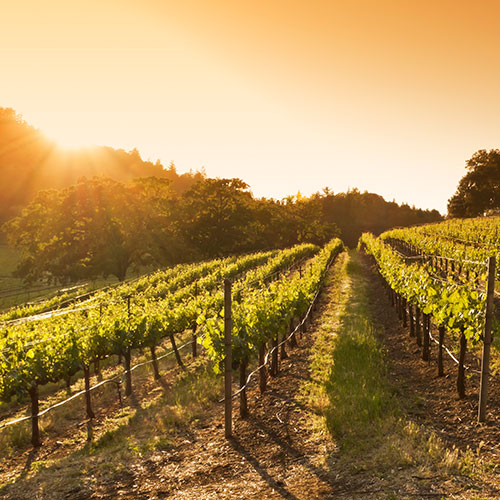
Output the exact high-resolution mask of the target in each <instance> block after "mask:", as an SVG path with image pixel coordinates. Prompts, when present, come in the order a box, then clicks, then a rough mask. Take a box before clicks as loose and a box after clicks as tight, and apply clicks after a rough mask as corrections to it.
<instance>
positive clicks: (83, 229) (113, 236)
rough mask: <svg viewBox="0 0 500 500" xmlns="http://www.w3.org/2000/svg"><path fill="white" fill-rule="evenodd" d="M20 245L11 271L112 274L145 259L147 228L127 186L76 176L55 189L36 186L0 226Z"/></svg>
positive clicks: (69, 277) (55, 275)
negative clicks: (15, 266)
mask: <svg viewBox="0 0 500 500" xmlns="http://www.w3.org/2000/svg"><path fill="white" fill-rule="evenodd" d="M3 229H4V231H5V232H6V234H7V237H8V239H9V243H10V244H11V245H12V246H14V247H17V248H20V249H21V250H22V251H23V260H22V262H21V264H20V266H19V268H18V271H17V274H18V275H20V276H22V277H23V278H25V280H26V281H34V280H37V279H40V278H42V277H47V278H50V279H53V280H56V281H59V282H67V281H74V280H78V279H86V278H94V277H96V276H99V275H102V276H108V275H114V276H116V277H117V278H118V279H119V280H120V281H122V280H123V279H124V278H125V275H126V273H127V270H128V268H129V267H130V265H131V264H134V263H135V264H140V263H146V262H147V260H148V257H149V255H148V252H147V249H148V233H147V232H146V231H145V227H144V217H143V213H142V209H141V206H140V204H139V203H137V198H136V197H134V196H133V192H132V190H131V189H130V188H128V187H126V186H124V185H123V184H120V183H118V182H115V181H112V180H111V179H105V178H94V179H92V180H87V179H82V180H80V182H79V183H78V184H77V185H75V186H72V187H69V188H66V189H63V190H61V191H55V190H51V191H42V192H40V193H39V194H38V196H37V197H36V198H35V200H34V201H33V202H32V203H30V205H29V206H28V207H27V208H26V209H25V210H23V213H22V215H20V216H19V217H16V218H14V219H12V220H11V221H9V222H8V223H6V224H5V225H4V226H3Z"/></svg>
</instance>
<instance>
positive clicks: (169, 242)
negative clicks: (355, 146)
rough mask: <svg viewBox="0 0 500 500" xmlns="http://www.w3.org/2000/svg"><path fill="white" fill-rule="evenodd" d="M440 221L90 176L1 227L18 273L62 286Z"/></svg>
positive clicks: (244, 189)
mask: <svg viewBox="0 0 500 500" xmlns="http://www.w3.org/2000/svg"><path fill="white" fill-rule="evenodd" d="M439 219H440V215H439V213H438V212H436V211H423V210H417V209H415V208H410V207H409V206H407V205H402V206H400V205H398V204H396V203H394V202H389V203H388V202H386V201H385V200H384V199H383V198H382V197H381V196H378V195H375V194H371V193H360V192H359V191H357V190H352V191H349V192H348V193H340V194H334V193H332V192H331V191H329V190H328V189H325V190H324V191H323V192H322V193H316V194H314V195H313V196H311V197H304V196H300V195H297V196H294V197H288V198H285V199H283V200H273V199H265V198H261V199H258V198H255V197H254V196H253V195H252V193H251V192H250V190H249V187H248V185H247V184H246V183H245V182H243V181H242V180H240V179H209V178H202V179H199V180H198V181H197V182H196V183H194V184H193V185H192V186H191V187H190V188H189V189H187V190H186V191H184V192H183V193H179V192H178V191H176V190H174V189H172V181H170V180H168V179H163V178H157V177H147V178H139V179H134V180H133V181H131V182H130V183H127V184H124V183H121V182H117V181H115V180H112V179H109V178H104V177H95V178H92V179H86V178H82V179H80V181H79V182H78V183H77V184H75V185H73V186H70V187H66V188H64V189H60V190H55V189H52V190H45V191H41V192H40V193H39V194H38V195H37V196H36V197H35V198H34V200H33V201H32V202H31V203H30V204H29V205H28V206H27V207H26V208H25V209H24V210H23V211H22V214H21V215H19V216H17V217H14V218H13V219H11V220H10V221H9V222H7V223H5V224H4V225H3V230H4V231H5V233H6V234H7V236H8V240H9V243H10V244H11V245H12V246H14V247H16V248H19V249H20V250H22V254H23V259H22V262H21V264H20V266H19V268H18V271H17V274H18V275H19V276H21V277H23V278H25V280H27V281H35V280H39V279H42V278H45V279H49V280H52V281H59V282H62V283H65V282H70V281H75V280H80V279H89V278H94V277H97V276H107V275H114V276H116V277H117V278H118V279H119V280H123V279H124V278H125V276H126V273H127V270H128V269H129V268H130V267H134V266H139V265H152V266H159V267H161V266H168V265H172V264H175V263H179V262H186V261H194V260H199V259H208V258H214V257H220V256H225V255H229V254H237V253H242V252H248V251H254V250H259V249H270V248H282V247H287V246H291V245H294V244H296V243H302V242H311V243H316V244H319V245H321V244H323V243H325V242H326V241H328V240H329V239H330V238H332V237H334V236H339V235H340V236H341V237H343V238H344V241H345V242H346V244H348V245H351V246H352V245H355V244H356V242H357V239H358V237H359V236H360V235H361V233H362V232H363V231H373V232H375V233H380V232H381V231H384V230H386V229H388V228H389V227H393V226H397V225H401V226H406V225H411V224H416V223H423V222H431V221H434V220H439Z"/></svg>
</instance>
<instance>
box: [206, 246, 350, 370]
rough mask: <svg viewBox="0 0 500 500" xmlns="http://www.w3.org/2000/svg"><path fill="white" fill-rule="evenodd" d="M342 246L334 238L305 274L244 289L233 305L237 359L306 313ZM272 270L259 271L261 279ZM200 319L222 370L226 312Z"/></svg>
mask: <svg viewBox="0 0 500 500" xmlns="http://www.w3.org/2000/svg"><path fill="white" fill-rule="evenodd" d="M342 249H343V245H342V242H341V241H340V240H339V239H335V240H332V241H331V242H330V243H328V244H327V245H326V246H325V247H324V248H323V249H322V250H321V251H320V252H319V253H318V254H317V255H316V256H315V257H314V259H313V260H312V262H311V264H310V267H309V268H308V269H307V270H305V271H304V272H303V273H300V272H295V273H294V274H293V275H291V276H287V275H284V274H283V275H282V276H281V277H280V278H279V279H276V280H275V281H273V282H271V283H269V285H268V286H267V287H266V288H260V289H257V288H255V287H252V286H243V287H242V288H241V291H240V293H239V294H238V295H237V296H236V297H235V300H234V302H233V306H232V325H233V326H232V328H233V330H232V353H233V354H232V355H233V359H234V360H235V361H236V362H238V361H240V360H242V359H245V358H249V357H251V356H252V355H254V354H256V353H257V351H258V348H259V347H260V346H261V345H262V344H263V343H266V342H268V341H269V340H271V339H273V338H276V337H277V336H278V335H280V334H283V333H284V332H286V329H287V327H288V326H289V325H290V321H291V320H292V318H294V317H302V316H303V314H304V313H305V312H306V310H307V308H308V307H309V305H310V304H311V302H312V300H313V298H314V296H315V294H316V292H317V291H318V290H319V288H320V287H321V284H322V282H323V279H324V274H325V270H326V268H327V266H328V264H329V263H330V262H331V260H332V259H333V258H334V257H335V256H336V255H337V254H338V253H340V251H341V250H342ZM268 269H269V268H268ZM268 269H265V268H263V269H261V270H259V272H260V273H261V276H260V279H261V280H264V278H265V276H266V274H265V273H266V271H267V270H268ZM256 281H257V282H258V281H259V280H257V278H256V276H255V275H253V276H251V283H254V282H256ZM247 283H248V282H247ZM243 285H245V283H243ZM198 322H199V324H200V325H201V327H202V330H203V331H204V332H205V334H206V336H205V340H204V346H205V347H206V348H207V349H208V353H209V355H210V356H211V358H212V359H213V360H214V361H215V363H214V364H215V370H218V369H219V363H220V361H221V360H222V359H223V357H224V339H223V335H224V321H223V316H222V312H221V311H217V312H216V314H212V315H211V316H209V315H207V316H201V317H199V318H198Z"/></svg>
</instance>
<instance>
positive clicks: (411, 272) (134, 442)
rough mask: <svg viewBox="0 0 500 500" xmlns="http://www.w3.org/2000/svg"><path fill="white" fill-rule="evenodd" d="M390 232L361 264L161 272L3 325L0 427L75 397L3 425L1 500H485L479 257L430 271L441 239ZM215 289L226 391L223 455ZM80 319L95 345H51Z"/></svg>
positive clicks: (340, 259)
mask: <svg viewBox="0 0 500 500" xmlns="http://www.w3.org/2000/svg"><path fill="white" fill-rule="evenodd" d="M489 224H491V221H490V222H489ZM435 229H436V228H435V227H434V230H435ZM418 230H419V231H425V232H427V231H429V233H428V234H430V232H431V231H432V230H428V229H426V228H425V226H422V227H421V228H418ZM397 231H399V232H389V233H386V234H383V235H382V236H381V238H374V237H373V236H370V235H364V236H363V238H362V239H361V245H362V249H363V251H350V252H349V253H347V252H345V251H344V252H341V250H342V247H341V245H340V244H339V242H332V243H331V244H330V245H329V246H327V247H325V248H324V249H322V250H319V249H317V248H316V249H314V248H312V247H311V248H307V247H301V248H299V247H297V248H294V249H290V250H289V251H281V252H278V253H274V254H265V253H263V254H255V255H253V256H249V257H246V260H245V259H243V260H241V259H240V260H237V259H233V260H232V261H229V262H228V261H220V262H215V261H213V262H207V263H203V264H202V265H200V266H198V267H196V266H193V267H191V268H189V269H185V268H178V269H173V270H170V271H166V272H165V273H166V274H161V273H159V274H158V275H156V276H155V275H152V276H149V277H148V278H147V279H145V280H143V281H141V280H139V281H137V282H135V283H131V284H129V285H126V286H125V287H124V288H122V289H120V288H118V289H114V290H113V291H105V292H103V294H104V295H99V294H98V299H97V300H96V301H95V303H96V305H97V304H101V305H100V306H98V307H94V306H93V305H92V308H90V309H88V310H84V308H85V307H87V306H88V304H87V303H86V302H84V301H83V302H82V303H81V304H80V303H77V304H76V305H74V306H72V307H73V308H75V307H76V308H77V309H79V311H77V312H76V313H73V312H71V313H68V314H67V315H64V316H62V318H64V319H61V318H60V317H58V316H57V317H53V318H48V319H44V320H37V321H31V319H30V317H29V316H27V317H26V315H24V319H23V314H21V313H19V312H18V313H16V314H15V316H16V317H15V318H14V319H6V320H4V321H10V322H12V321H14V322H13V323H10V324H9V326H8V328H5V330H4V333H3V342H4V343H3V347H2V350H3V352H5V349H12V347H11V346H12V345H14V344H16V343H17V342H18V340H15V339H19V338H23V340H24V344H23V346H24V347H23V350H22V357H17V358H15V357H14V356H19V354H16V353H17V351H15V350H14V351H12V350H11V354H10V356H8V358H12V361H11V362H12V363H13V364H11V365H10V366H11V367H12V366H14V364H15V366H19V365H21V366H22V367H24V368H23V370H24V371H18V372H17V373H20V374H22V373H28V374H30V375H29V377H26V376H24V375H23V377H24V379H23V380H25V382H21V383H20V384H21V385H18V386H17V389H15V390H13V389H12V388H13V387H14V385H13V384H14V380H16V381H18V380H19V378H16V379H13V378H12V377H11V375H10V374H11V373H12V368H9V367H7V368H6V367H4V371H3V375H2V377H3V378H2V390H3V391H4V392H3V394H4V400H5V403H4V404H3V405H2V407H1V408H0V409H1V411H2V415H3V422H4V423H5V422H8V421H11V420H12V419H17V418H22V417H23V415H25V414H26V412H27V411H31V412H32V414H33V415H34V414H36V413H37V412H38V411H39V409H40V410H43V409H44V408H48V407H51V406H54V405H57V404H58V403H60V402H62V401H64V400H65V399H66V398H68V396H70V397H71V396H74V398H73V399H72V400H71V401H68V402H67V403H65V404H64V405H62V406H60V407H57V408H54V409H53V410H51V412H49V413H46V414H44V415H43V416H41V417H40V418H39V419H38V418H36V419H30V418H29V417H28V418H27V419H26V420H25V421H23V422H20V423H18V424H14V425H11V426H8V427H5V428H4V429H0V442H1V444H2V457H3V465H2V466H1V469H0V478H1V481H2V482H3V483H5V484H6V486H5V487H4V488H3V489H1V490H0V497H2V498H36V497H39V498H54V499H58V498H81V499H83V498H96V499H97V498H114V497H115V496H116V495H117V494H118V495H119V496H120V497H121V498H200V499H201V498H255V499H260V498H262V499H264V498H297V499H306V498H377V499H378V498H380V499H387V498H429V497H435V498H453V499H455V498H456V499H459V498H467V499H476V500H479V499H482V498H498V496H499V495H500V491H499V490H498V488H499V484H498V477H497V468H498V465H499V462H498V456H499V454H498V453H499V449H498V442H499V441H500V435H499V433H498V429H499V428H500V415H499V414H498V407H499V405H500V384H499V380H498V375H497V374H496V370H497V367H498V349H497V344H496V343H493V345H492V364H491V373H492V377H490V384H489V393H488V400H487V406H486V411H487V413H486V417H487V418H485V419H484V420H483V421H482V422H481V423H477V418H478V417H477V412H478V392H479V385H480V374H479V373H477V372H479V371H480V370H478V368H479V365H478V362H479V360H480V358H481V355H482V349H481V344H482V340H483V338H484V337H483V332H484V328H485V325H484V318H485V315H484V311H485V304H486V296H487V293H486V292H487V287H486V285H485V276H484V275H485V273H484V272H483V273H480V272H478V267H479V266H480V264H479V263H480V262H483V261H479V259H478V258H477V257H476V259H477V260H476V259H473V258H472V257H471V255H468V254H463V253H461V254H460V256H461V258H462V262H460V263H456V262H457V261H458V254H455V256H454V257H453V259H455V261H454V262H455V263H454V264H453V266H452V265H451V264H448V265H446V264H445V263H444V262H445V261H444V260H442V264H441V261H440V259H448V262H451V259H452V257H450V256H449V255H443V254H444V253H445V251H444V250H443V248H448V246H446V245H445V244H444V243H443V245H441V246H440V239H439V238H436V237H434V243H433V244H434V247H433V248H435V252H434V253H433V254H431V252H430V248H431V247H430V246H429V244H428V243H427V246H426V247H425V252H424V251H423V249H419V248H418V247H417V246H416V243H417V242H418V238H416V237H414V236H413V235H414V232H415V229H408V230H397ZM488 231H489V229H488ZM423 236H425V238H428V237H429V236H426V235H423ZM410 237H412V238H414V239H413V240H411V241H412V242H411V243H410V242H409V238H410ZM425 238H424V237H422V241H427V240H426V239H425ZM441 238H442V240H443V242H445V241H447V242H449V241H450V238H451V237H450V236H446V237H441ZM398 242H399V243H398ZM456 243H458V242H456ZM409 245H411V247H410V246H409ZM470 246H471V247H472V248H474V249H475V250H474V251H475V252H476V254H475V255H476V256H477V252H478V249H480V248H481V247H480V246H479V245H470ZM493 247H494V244H493V243H492V244H491V245H490V251H489V254H485V258H486V257H487V256H488V255H491V253H494V251H493V250H491V248H493ZM405 249H406V250H407V251H408V253H407V254H404V253H403V250H405ZM406 250H405V251H406ZM460 251H461V252H462V251H467V249H465V250H464V249H461V250H460ZM340 252H341V253H340ZM419 252H420V253H419ZM439 252H441V253H439ZM471 252H472V250H471ZM417 256H418V259H413V257H417ZM431 257H433V258H434V260H432V258H431ZM415 261H417V262H415ZM332 262H333V263H332ZM330 263H332V265H331V266H330ZM460 264H461V265H460ZM224 277H226V279H227V278H230V279H231V281H232V282H233V283H232V286H233V305H232V307H231V312H232V329H233V337H232V359H233V365H232V368H233V370H232V371H233V372H234V373H233V378H234V379H235V380H233V387H232V393H233V394H234V395H236V394H238V395H237V397H235V398H234V406H235V409H234V410H235V411H234V412H233V428H232V437H231V438H230V439H229V440H228V439H225V437H224V432H225V429H224V419H223V414H224V409H223V407H222V405H221V398H222V396H223V391H224V377H223V373H224V370H222V363H223V362H224V359H225V355H224V343H223V332H224V328H225V325H224V317H223V315H222V310H223V309H222V304H223V302H224V295H223V294H222V291H221V289H220V283H221V279H222V278H224ZM402 277H403V278H402ZM426 280H427V281H426ZM216 283H218V285H217V284H216ZM429 283H433V286H432V287H431V286H430V285H429ZM438 286H439V287H441V288H438ZM476 289H479V291H477V293H474V292H475V291H476ZM195 292H196V293H195ZM455 292H456V293H455ZM131 296H133V297H134V298H133V299H132V301H131V300H130V298H129V297H131ZM457 297H458V298H457ZM443 298H446V299H447V300H446V301H445V300H444V299H443ZM194 299H195V300H194ZM459 299H460V300H459ZM85 300H88V299H85ZM127 302H128V305H127ZM193 302H194V303H195V304H196V305H195V306H193ZM450 303H451V304H452V305H453V307H446V304H450ZM391 304H393V305H394V306H395V309H394V310H392V309H391V307H390V305H391ZM57 310H58V311H64V307H62V308H59V309H57ZM417 311H418V312H417ZM82 315H83V316H82ZM72 316H75V318H76V319H73V320H71V319H69V318H71V317H72ZM108 317H109V319H107V318H108ZM495 317H496V316H495V315H493V316H492V318H493V325H494V328H493V330H494V331H495V328H496V326H495V325H496V323H495V321H496V320H495V319H494V318H495ZM427 318H429V319H430V320H429V321H428V320H427ZM111 319H112V321H111ZM153 320H154V321H153ZM23 321H24V322H23ZM84 321H86V322H88V323H87V324H88V325H92V324H94V325H96V326H94V327H92V328H90V330H91V332H89V333H83V334H82V332H81V331H78V335H79V338H76V337H73V336H72V334H71V333H70V334H67V335H66V334H65V332H77V328H76V326H74V325H76V324H77V323H78V324H83V322H84ZM193 321H194V323H193ZM45 322H47V324H48V325H50V327H47V328H41V327H40V326H37V327H36V328H33V327H32V326H31V325H32V324H37V325H38V323H40V324H44V323H45ZM111 324H113V325H114V326H113V327H112V328H110V326H107V327H103V326H102V325H111ZM27 325H29V326H27ZM98 325H101V326H98ZM123 325H127V326H123ZM169 325H170V326H169ZM441 327H443V328H444V330H445V336H444V337H443V338H440V342H438V343H436V345H435V346H434V343H432V339H433V338H436V339H437V338H438V337H439V335H440V332H441V330H442V329H441ZM55 328H58V331H59V332H60V333H58V334H56V335H55V336H54V330H55ZM48 331H51V332H52V333H51V335H49V334H48ZM44 332H47V333H44ZM264 332H265V334H264ZM56 333H57V332H56ZM63 335H64V337H62V338H64V340H62V339H61V338H60V337H61V336H63ZM53 337H55V339H53ZM68 338H70V339H72V340H71V341H69V340H67V339H68ZM461 338H465V339H466V340H467V343H466V347H467V349H466V350H463V347H461V346H463V341H462V342H461ZM46 339H48V340H46ZM443 339H444V343H443V342H442V341H443ZM419 340H420V342H419ZM41 341H43V342H41ZM51 343H53V346H54V347H53V348H52V347H50V344H51ZM179 344H180V345H179ZM40 345H42V346H43V348H39V346H40ZM195 346H197V349H194V347H195ZM75 347H76V353H77V354H76V357H73V358H71V355H70V354H69V353H72V352H75V351H74V349H75ZM51 349H55V350H51ZM445 349H448V351H447V353H448V354H450V356H448V354H447V353H445V355H444V356H443V353H444V352H445V351H444V350H445ZM132 350H133V353H135V354H133V353H132ZM56 351H57V353H58V354H59V357H57V356H55V352H56ZM61 353H62V354H61ZM156 353H158V354H156ZM160 353H161V354H163V353H165V355H162V356H160ZM131 354H133V356H131ZM462 354H463V356H462ZM72 355H73V356H75V354H72ZM127 356H128V360H127ZM452 356H455V357H456V358H457V363H455V362H454V361H453V359H452ZM119 358H121V363H124V365H123V366H124V368H123V367H122V366H121V365H119V363H120V359H119ZM45 359H47V361H45ZM155 359H156V361H155ZM31 360H34V361H35V362H36V363H35V365H36V366H37V368H36V370H33V369H32V368H30V366H31V365H30V363H31ZM49 360H50V363H49ZM54 361H55V363H54ZM58 363H59V364H58ZM117 363H118V364H117ZM82 366H83V370H82ZM214 368H215V370H214ZM440 370H442V372H443V376H439V375H440ZM132 372H133V383H132V376H131V373H132ZM464 372H465V375H464ZM227 373H228V372H227V370H226V375H227ZM249 374H252V375H253V376H251V377H250V378H247V377H248V375H249ZM436 375H438V376H436ZM9 376H10V377H11V378H10V379H9ZM68 376H69V380H68ZM33 380H38V382H37V384H36V387H37V388H38V390H39V392H38V393H37V395H36V405H35V406H33V401H34V400H33V397H32V394H33V391H32V389H30V387H33V385H32V382H33ZM107 380H109V381H110V383H107V384H106V383H104V384H102V383H103V382H106V381H107ZM455 380H456V381H455ZM113 381H115V382H113ZM460 382H462V385H463V387H462V386H461V385H460ZM15 383H18V384H19V382H15ZM23 384H24V385H23ZM92 384H93V385H95V386H98V387H96V389H95V391H94V390H92V401H90V397H88V394H90V391H89V387H90V386H92ZM99 384H102V385H99ZM226 387H227V386H226ZM461 389H463V390H464V392H463V393H462V392H460V391H461ZM9 391H10V392H9ZM23 391H24V393H23ZM454 392H456V394H454ZM14 393H15V394H16V396H14V397H12V396H13V395H14ZM23 394H24V395H23ZM29 395H30V396H31V403H30V404H28V399H29V398H28V396H29ZM38 401H40V403H39V402H38ZM236 401H238V403H236ZM39 404H40V406H38V405H39ZM90 405H91V406H90ZM30 408H31V409H30ZM89 410H90V411H89ZM236 411H238V415H236ZM82 415H85V417H84V419H83V420H82ZM35 420H36V421H37V424H39V428H38V429H37V430H36V432H35V430H34V427H33V426H31V427H30V425H31V423H33V421H35ZM30 421H31V422H30ZM226 422H227V421H226ZM1 425H2V424H0V426H1ZM30 429H31V431H30ZM226 433H227V427H226ZM37 439H38V441H37ZM30 441H31V442H32V443H33V444H34V445H35V448H34V449H31V446H30ZM40 442H41V446H39V445H40ZM111 457H113V460H111Z"/></svg>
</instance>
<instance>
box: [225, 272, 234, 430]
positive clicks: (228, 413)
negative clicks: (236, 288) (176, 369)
mask: <svg viewBox="0 0 500 500" xmlns="http://www.w3.org/2000/svg"><path fill="white" fill-rule="evenodd" d="M231 329H232V315H231V281H229V280H228V279H225V280H224V350H225V359H224V433H225V436H226V438H230V437H231V436H232V426H233V399H232V389H231V385H232V363H233V360H232V353H231Z"/></svg>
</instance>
